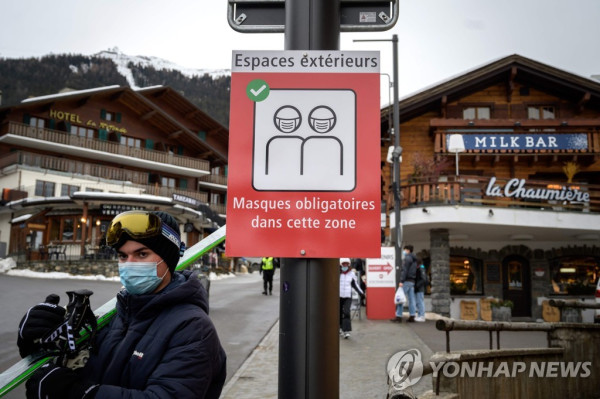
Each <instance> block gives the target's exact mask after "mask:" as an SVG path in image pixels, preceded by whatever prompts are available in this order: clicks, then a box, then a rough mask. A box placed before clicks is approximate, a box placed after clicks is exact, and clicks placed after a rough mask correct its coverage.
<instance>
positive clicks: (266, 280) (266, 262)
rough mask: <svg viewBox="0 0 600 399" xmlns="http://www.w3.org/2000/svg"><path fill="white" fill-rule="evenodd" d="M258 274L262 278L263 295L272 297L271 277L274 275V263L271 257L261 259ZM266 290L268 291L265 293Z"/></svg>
mask: <svg viewBox="0 0 600 399" xmlns="http://www.w3.org/2000/svg"><path fill="white" fill-rule="evenodd" d="M260 273H262V276H263V293H262V294H263V295H273V275H274V274H275V261H274V259H273V257H272V256H266V257H264V258H262V263H261V265H260ZM267 288H268V291H267Z"/></svg>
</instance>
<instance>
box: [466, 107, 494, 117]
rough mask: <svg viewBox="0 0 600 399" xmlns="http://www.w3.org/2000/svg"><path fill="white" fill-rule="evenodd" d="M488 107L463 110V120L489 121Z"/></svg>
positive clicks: (489, 112) (489, 110)
mask: <svg viewBox="0 0 600 399" xmlns="http://www.w3.org/2000/svg"><path fill="white" fill-rule="evenodd" d="M490 115H491V109H490V107H467V108H465V109H463V119H490Z"/></svg>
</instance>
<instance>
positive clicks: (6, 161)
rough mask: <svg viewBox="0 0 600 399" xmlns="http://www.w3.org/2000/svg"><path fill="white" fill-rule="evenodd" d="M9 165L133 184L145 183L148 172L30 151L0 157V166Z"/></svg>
mask: <svg viewBox="0 0 600 399" xmlns="http://www.w3.org/2000/svg"><path fill="white" fill-rule="evenodd" d="M10 165H23V166H30V167H36V168H41V169H47V170H53V171H58V172H64V173H72V174H74V175H82V176H93V177H99V178H102V179H109V180H116V181H120V182H131V183H133V184H146V183H147V182H148V173H144V172H139V171H135V170H127V169H121V168H113V167H110V166H104V165H99V164H92V163H87V162H80V161H73V160H70V159H66V158H58V157H52V156H49V155H43V154H36V153H32V152H23V151H17V152H12V153H10V154H7V155H6V156H3V157H2V158H0V168H4V167H7V166H10Z"/></svg>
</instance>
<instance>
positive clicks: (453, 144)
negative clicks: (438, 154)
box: [448, 134, 466, 176]
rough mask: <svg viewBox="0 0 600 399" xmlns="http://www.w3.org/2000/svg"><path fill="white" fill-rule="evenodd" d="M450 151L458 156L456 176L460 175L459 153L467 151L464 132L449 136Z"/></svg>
mask: <svg viewBox="0 0 600 399" xmlns="http://www.w3.org/2000/svg"><path fill="white" fill-rule="evenodd" d="M448 151H449V152H453V153H454V154H455V156H456V176H458V153H459V152H465V151H466V149H465V140H464V139H463V136H462V134H451V135H450V137H449V138H448Z"/></svg>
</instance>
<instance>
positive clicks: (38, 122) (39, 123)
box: [29, 116, 46, 128]
mask: <svg viewBox="0 0 600 399" xmlns="http://www.w3.org/2000/svg"><path fill="white" fill-rule="evenodd" d="M29 125H30V126H33V127H41V128H43V127H45V126H46V121H45V120H44V119H42V118H38V117H35V116H32V117H31V118H30V119H29Z"/></svg>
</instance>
